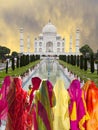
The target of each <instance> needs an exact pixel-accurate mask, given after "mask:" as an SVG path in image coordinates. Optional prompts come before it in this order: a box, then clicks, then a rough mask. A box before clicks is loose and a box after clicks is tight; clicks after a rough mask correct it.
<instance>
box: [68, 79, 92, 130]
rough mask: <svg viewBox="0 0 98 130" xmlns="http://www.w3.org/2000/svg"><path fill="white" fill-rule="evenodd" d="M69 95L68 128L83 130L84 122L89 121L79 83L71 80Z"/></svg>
mask: <svg viewBox="0 0 98 130" xmlns="http://www.w3.org/2000/svg"><path fill="white" fill-rule="evenodd" d="M68 91H69V94H70V105H69V113H70V126H71V130H85V122H86V120H88V119H89V116H88V113H87V110H86V103H85V100H84V93H83V91H82V90H81V88H80V82H79V81H78V80H77V79H76V80H73V81H72V83H71V85H70V87H69V89H68ZM89 130H90V129H89Z"/></svg>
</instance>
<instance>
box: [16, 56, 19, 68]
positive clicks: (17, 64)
mask: <svg viewBox="0 0 98 130" xmlns="http://www.w3.org/2000/svg"><path fill="white" fill-rule="evenodd" d="M16 66H17V68H19V57H18V56H17V63H16Z"/></svg>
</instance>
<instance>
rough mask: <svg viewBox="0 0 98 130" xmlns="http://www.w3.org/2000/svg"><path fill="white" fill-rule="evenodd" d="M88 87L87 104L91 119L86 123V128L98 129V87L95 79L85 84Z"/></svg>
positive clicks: (87, 129)
mask: <svg viewBox="0 0 98 130" xmlns="http://www.w3.org/2000/svg"><path fill="white" fill-rule="evenodd" d="M85 87H87V88H88V89H87V94H86V104H87V111H88V113H89V115H90V119H89V120H88V121H87V123H86V130H98V88H97V86H96V85H95V84H94V82H93V81H89V82H87V83H86V84H85Z"/></svg>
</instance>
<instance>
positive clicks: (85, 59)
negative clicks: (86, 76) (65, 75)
mask: <svg viewBox="0 0 98 130" xmlns="http://www.w3.org/2000/svg"><path fill="white" fill-rule="evenodd" d="M84 70H85V71H86V70H87V58H86V56H85V57H84Z"/></svg>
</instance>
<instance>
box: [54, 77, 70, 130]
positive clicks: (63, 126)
mask: <svg viewBox="0 0 98 130" xmlns="http://www.w3.org/2000/svg"><path fill="white" fill-rule="evenodd" d="M54 93H55V96H56V106H55V107H54V108H53V113H54V121H53V129H54V130H69V129H70V119H69V112H68V103H69V94H68V92H67V90H66V89H65V88H64V81H63V80H62V79H58V80H57V82H56V84H55V86H54Z"/></svg>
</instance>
